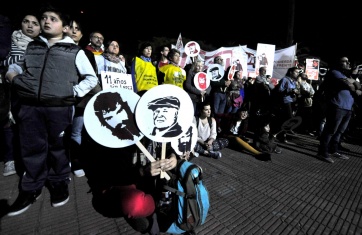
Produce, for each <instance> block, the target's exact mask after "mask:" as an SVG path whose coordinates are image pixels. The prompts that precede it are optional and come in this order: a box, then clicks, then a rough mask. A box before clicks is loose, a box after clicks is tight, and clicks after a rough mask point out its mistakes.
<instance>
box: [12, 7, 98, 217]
mask: <svg viewBox="0 0 362 235" xmlns="http://www.w3.org/2000/svg"><path fill="white" fill-rule="evenodd" d="M40 15H41V17H40V19H41V21H40V24H41V29H42V35H41V36H39V37H36V38H34V41H32V42H30V43H29V45H28V47H27V49H26V51H25V54H24V61H23V62H24V63H19V64H12V65H10V66H9V70H8V72H7V74H6V78H7V79H8V81H9V82H11V83H12V86H13V88H14V89H15V92H16V93H17V95H18V96H19V100H20V110H19V115H18V118H19V137H20V144H21V158H22V161H23V163H24V167H25V173H24V175H23V176H22V178H21V179H20V183H19V195H18V197H17V199H16V200H15V202H14V203H13V204H12V205H11V206H10V208H9V212H8V215H9V216H15V215H19V214H21V213H23V212H24V211H26V210H27V209H28V208H29V207H30V206H31V204H32V203H34V202H35V201H36V199H37V198H38V197H39V196H40V195H41V192H42V189H43V187H44V186H47V187H48V189H49V191H50V197H51V204H52V206H53V207H58V206H62V205H64V204H66V203H67V202H68V200H69V192H68V183H69V174H70V166H69V159H68V156H67V155H66V150H65V147H64V144H63V142H64V137H65V136H66V135H65V134H64V133H65V131H66V130H67V129H69V128H70V126H71V123H72V115H73V105H74V104H75V102H76V97H83V96H84V95H85V94H87V93H88V92H89V91H90V90H92V89H93V88H94V87H95V86H96V85H97V83H98V79H97V77H96V74H95V73H94V70H93V68H92V65H91V64H90V62H89V60H88V58H87V57H86V55H85V53H84V51H83V50H81V48H80V47H79V46H77V45H76V44H75V43H74V41H73V40H72V39H71V38H69V37H68V36H66V34H65V33H66V31H67V30H68V27H69V19H68V17H67V15H66V14H64V12H62V10H60V9H58V8H56V7H54V6H51V5H44V6H43V7H42V8H41V9H40ZM79 76H81V77H84V80H82V81H81V82H80V83H79V84H78V80H80V77H79Z"/></svg>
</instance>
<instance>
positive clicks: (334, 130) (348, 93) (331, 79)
mask: <svg viewBox="0 0 362 235" xmlns="http://www.w3.org/2000/svg"><path fill="white" fill-rule="evenodd" d="M350 70H351V67H350V62H349V60H348V57H340V58H339V59H338V60H337V62H336V63H335V65H334V66H333V68H332V69H331V70H329V71H328V72H327V74H326V77H325V86H326V87H325V91H326V93H327V95H326V97H327V110H326V124H325V126H324V128H323V131H322V135H321V137H320V142H319V148H318V155H317V157H318V158H319V159H321V160H323V161H326V162H328V163H334V160H333V159H332V158H331V157H336V158H339V159H342V160H348V159H349V157H348V156H345V155H343V154H342V153H340V151H339V148H338V147H339V143H340V138H341V135H343V133H344V132H345V130H346V128H347V127H348V124H349V121H350V119H351V115H352V106H353V104H354V96H355V95H361V93H362V92H361V90H357V91H356V87H355V86H354V84H353V83H350V82H349V81H348V78H349V76H350V74H351V71H350Z"/></svg>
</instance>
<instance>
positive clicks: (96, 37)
mask: <svg viewBox="0 0 362 235" xmlns="http://www.w3.org/2000/svg"><path fill="white" fill-rule="evenodd" d="M93 38H95V39H97V40H100V41H103V40H104V38H103V37H99V36H93Z"/></svg>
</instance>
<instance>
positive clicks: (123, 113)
mask: <svg viewBox="0 0 362 235" xmlns="http://www.w3.org/2000/svg"><path fill="white" fill-rule="evenodd" d="M139 99H140V97H139V95H137V94H136V93H134V92H133V91H131V90H128V89H124V88H109V89H106V90H103V91H101V92H98V93H97V94H95V95H94V96H93V97H92V98H91V99H90V100H89V102H88V104H87V106H86V107H85V110H84V126H85V128H86V130H87V132H88V133H89V135H90V136H91V137H92V139H93V140H94V141H96V142H97V143H99V144H101V145H103V146H106V147H110V148H122V147H127V146H129V145H132V144H134V143H135V142H137V141H139V140H140V139H141V138H142V137H143V134H142V133H141V132H140V130H139V129H138V127H137V124H136V122H135V116H134V110H135V107H136V105H137V102H138V100H139Z"/></svg>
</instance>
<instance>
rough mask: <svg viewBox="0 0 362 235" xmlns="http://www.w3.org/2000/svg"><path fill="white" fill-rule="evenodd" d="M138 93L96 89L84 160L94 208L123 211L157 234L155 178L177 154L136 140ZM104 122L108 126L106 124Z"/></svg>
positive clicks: (113, 215)
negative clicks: (141, 144) (143, 146)
mask: <svg viewBox="0 0 362 235" xmlns="http://www.w3.org/2000/svg"><path fill="white" fill-rule="evenodd" d="M139 98H140V97H139V95H137V94H136V93H134V92H133V91H131V90H128V89H122V88H121V89H114V90H112V91H109V90H107V91H105V90H104V91H102V92H100V93H98V94H96V95H95V96H94V97H93V98H92V99H91V100H90V101H89V103H88V104H87V107H86V110H85V119H84V120H85V127H86V128H85V131H84V132H83V141H82V148H83V149H84V151H85V153H84V154H83V155H82V159H81V160H82V161H81V162H82V165H83V167H84V171H85V174H86V177H87V179H88V184H89V186H90V188H91V192H92V195H93V198H92V205H93V207H94V209H95V210H96V211H97V212H98V213H100V214H102V215H103V216H105V217H110V218H118V217H124V218H125V220H126V221H127V222H128V223H129V224H130V226H131V227H132V228H133V229H135V230H136V231H139V232H141V233H147V232H149V234H159V231H158V222H157V218H156V216H155V205H156V201H157V200H158V198H159V191H158V190H157V188H156V187H155V184H154V182H155V180H156V179H157V178H160V177H159V176H160V174H161V172H165V171H171V170H172V169H174V168H175V166H176V163H177V160H176V155H175V153H174V152H173V151H172V149H170V148H168V149H167V148H166V151H165V157H164V159H160V158H161V146H160V145H156V144H155V143H153V142H148V143H147V144H146V145H145V146H146V147H147V149H145V148H144V149H145V151H143V150H142V152H143V154H145V155H146V156H147V160H145V159H144V158H143V157H142V156H143V155H142V153H140V152H139V151H138V148H137V147H136V145H137V146H138V147H140V146H139V145H138V144H137V143H138V142H139V140H140V138H141V137H143V135H142V134H141V132H140V131H139V130H138V129H137V126H136V122H135V120H134V118H133V116H134V115H133V111H134V109H135V107H136V104H137V103H138V100H139ZM105 127H106V128H105Z"/></svg>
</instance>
